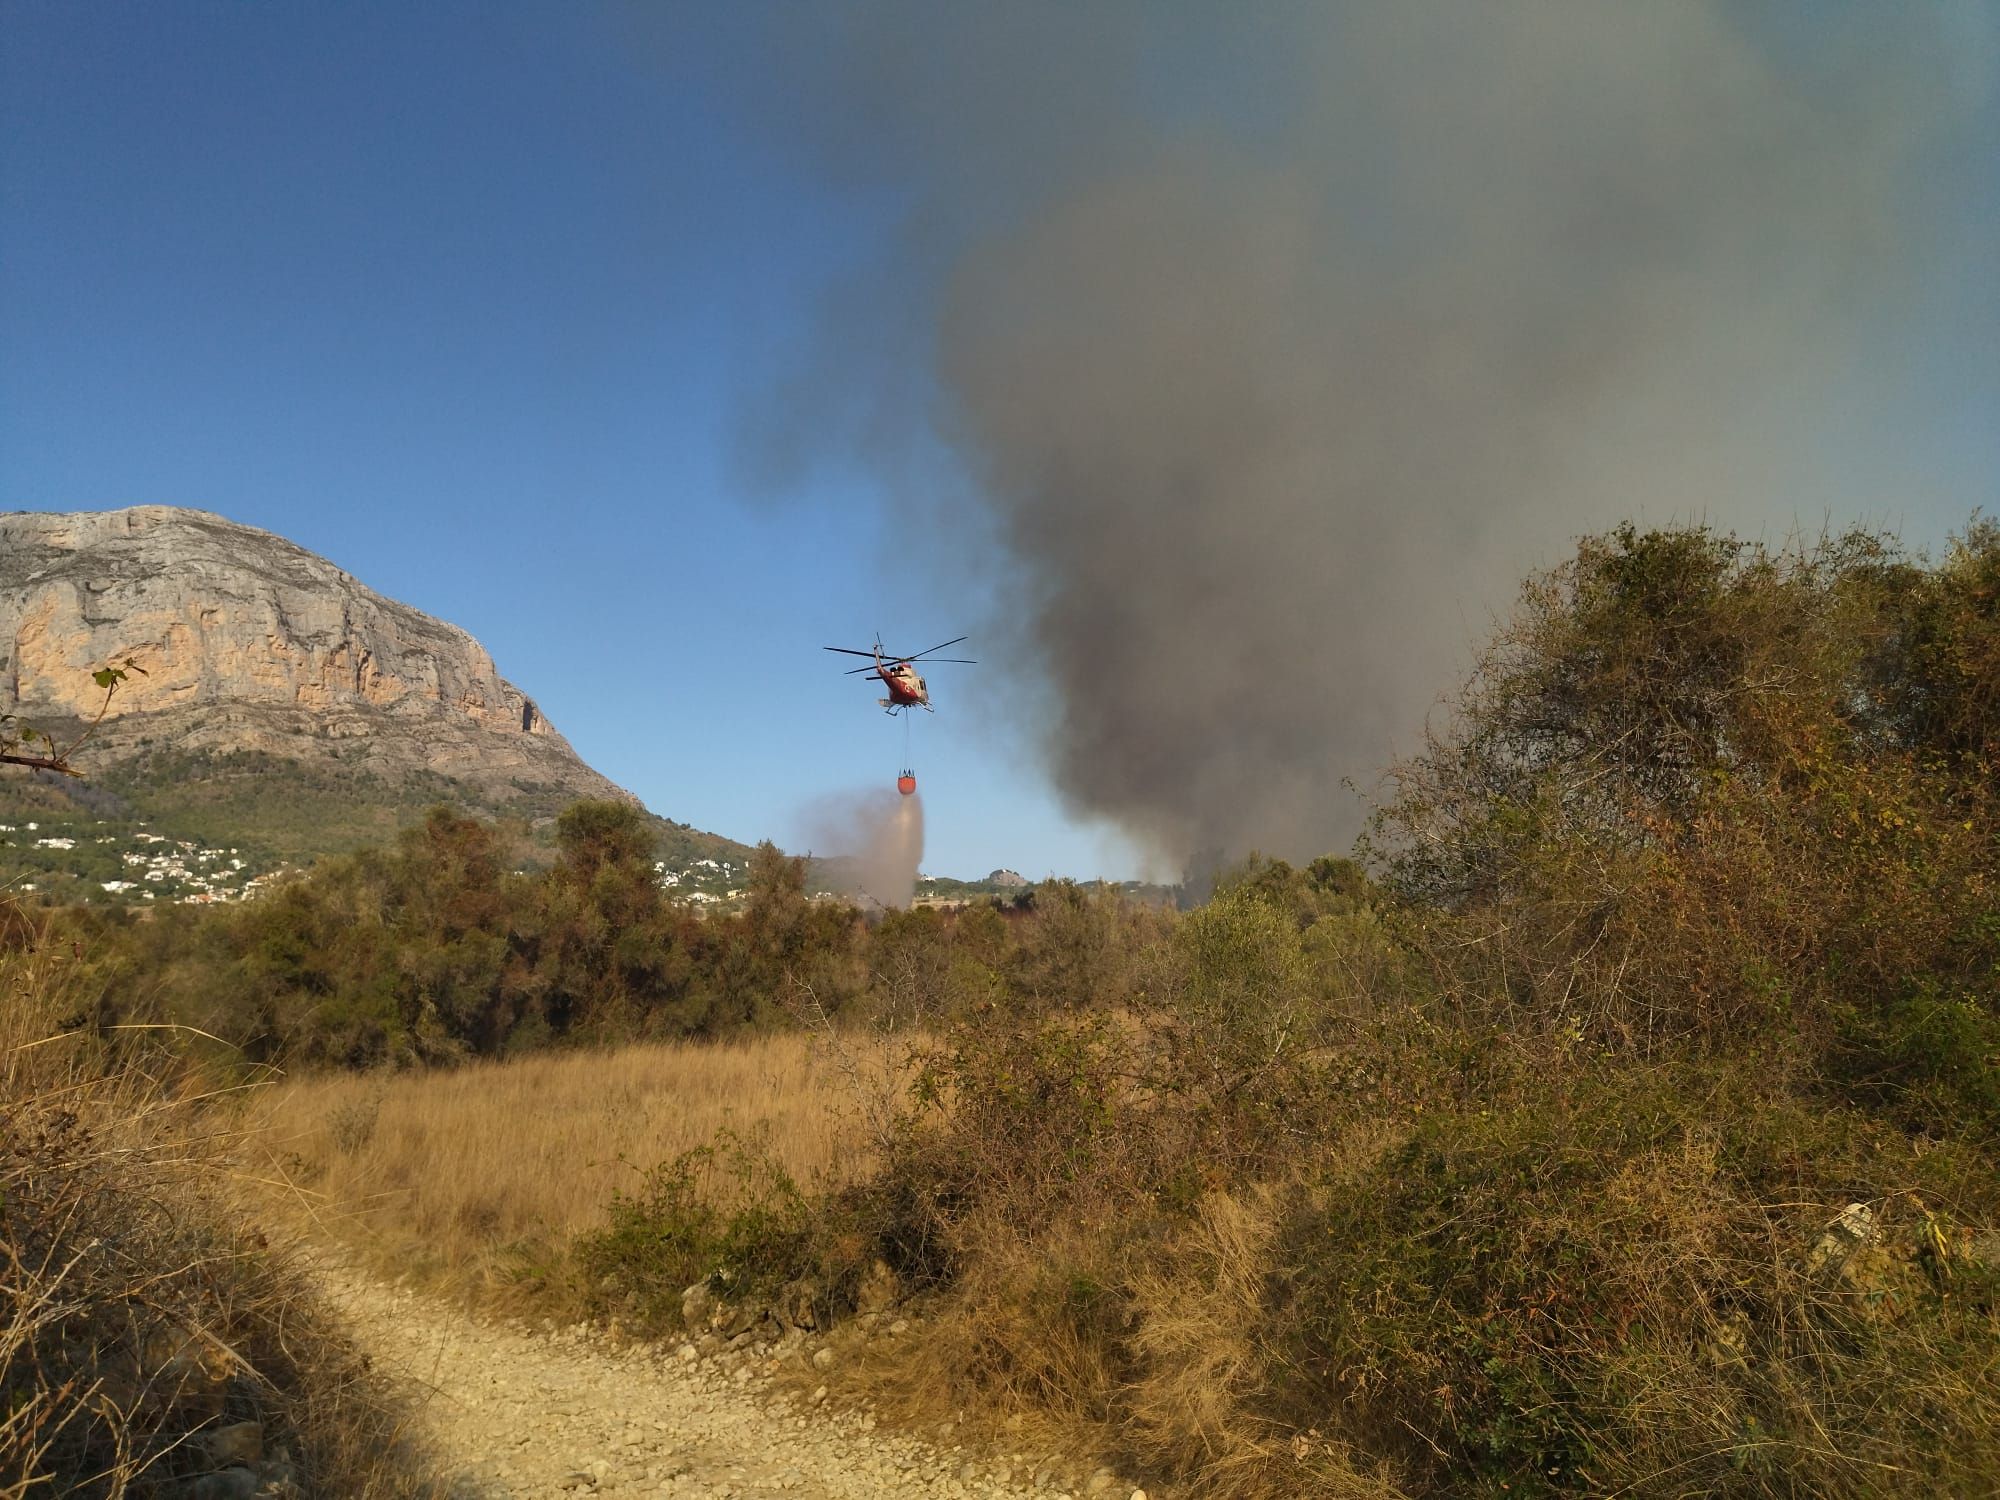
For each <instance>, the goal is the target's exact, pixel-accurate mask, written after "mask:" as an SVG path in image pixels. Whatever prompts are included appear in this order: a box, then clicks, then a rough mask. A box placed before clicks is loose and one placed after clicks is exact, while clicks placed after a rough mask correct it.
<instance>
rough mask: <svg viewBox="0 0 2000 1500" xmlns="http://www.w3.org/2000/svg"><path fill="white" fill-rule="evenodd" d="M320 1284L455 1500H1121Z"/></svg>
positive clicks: (732, 1372)
mask: <svg viewBox="0 0 2000 1500" xmlns="http://www.w3.org/2000/svg"><path fill="white" fill-rule="evenodd" d="M325 1280H326V1283H327V1289H328V1291H329V1292H330V1293H331V1294H332V1295H333V1298H334V1300H335V1302H336V1303H337V1304H338V1305H339V1306H340V1307H342V1308H343V1309H344V1310H345V1311H346V1313H347V1314H348V1316H349V1317H350V1319H351V1320H352V1322H353V1324H354V1326H355V1332H356V1334H357V1336H358V1337H359V1339H360V1341H361V1344H362V1347H363V1348H365V1349H366V1350H368V1351H369V1353H370V1354H371V1355H372V1356H373V1357H374V1359H375V1361H376V1363H377V1364H378V1365H379V1366H380V1367H382V1368H383V1369H385V1370H387V1371H389V1372H391V1373H392V1374H393V1375H395V1376H398V1377H401V1378H403V1379H405V1380H407V1381H409V1382H411V1384H412V1385H413V1386H414V1388H415V1392H416V1395H417V1398H418V1400H419V1402H420V1409H421V1413H422V1420H423V1421H424V1423H425V1425H426V1427H427V1429H428V1434H427V1435H428V1436H429V1437H430V1438H431V1440H432V1441H433V1443H434V1444H435V1445H436V1448H437V1450H438V1451H439V1452H440V1453H441V1454H443V1455H444V1456H445V1458H446V1460H447V1463H448V1474H449V1477H450V1480H451V1483H452V1485H453V1492H454V1493H455V1494H456V1495H458V1496H461V1497H464V1500H543V1497H555V1496H568V1497H570V1500H577V1497H580V1496H587V1495H621V1496H622V1495H633V1496H638V1495H675V1496H715V1497H722V1496H729V1497H743V1500H748V1497H751V1496H761V1495H773V1496H775V1495H785V1496H792V1497H805V1500H903V1497H909V1500H917V1497H920V1496H921V1497H924V1500H932V1497H945V1496H963V1497H980V1500H984V1497H989V1496H991V1497H1000V1496H1034V1497H1037V1500H1051V1497H1053V1496H1057V1495H1064V1494H1077V1495H1091V1496H1099V1495H1102V1496H1109V1497H1112V1500H1128V1497H1131V1496H1132V1495H1133V1491H1132V1489H1131V1487H1130V1486H1129V1485H1125V1484H1114V1483H1113V1482H1112V1481H1111V1479H1110V1476H1109V1475H1099V1476H1095V1477H1094V1479H1093V1481H1092V1482H1090V1483H1088V1484H1085V1485H1082V1486H1080V1487H1079V1488H1077V1489H1074V1490H1072V1489H1066V1488H1064V1487H1063V1483H1062V1481H1061V1480H1058V1479H1055V1478H1054V1477H1053V1476H1050V1477H1049V1480H1048V1482H1047V1483H1037V1482H1036V1470H1037V1468H1039V1467H1040V1466H1039V1465H1038V1464H1037V1463H1036V1461H1035V1460H1034V1459H1032V1458H1029V1457H1025V1456H1024V1457H1020V1458H1010V1457H1006V1456H1003V1457H1001V1458H999V1459H994V1458H991V1457H988V1456H984V1455H980V1456H975V1455H973V1454H971V1453H969V1452H966V1451H962V1450H960V1449H958V1448H956V1447H953V1446H951V1445H950V1444H949V1440H948V1439H947V1440H946V1441H945V1443H944V1445H943V1446H933V1445H929V1444H925V1443H920V1442H917V1441H914V1440H912V1439H910V1438H907V1437H901V1436H893V1435H890V1434H887V1433H882V1432H876V1431H874V1430H873V1428H874V1422H873V1419H872V1418H869V1417H866V1416H861V1415H857V1414H852V1413H833V1412H828V1411H826V1410H824V1409H823V1408H821V1407H818V1406H816V1405H815V1404H814V1402H813V1401H812V1399H811V1398H810V1397H808V1398H804V1399H800V1398H797V1397H795V1396H792V1395H789V1394H787V1393H785V1392H783V1391H781V1390H778V1389H776V1388H774V1387H773V1386H772V1383H771V1380H770V1370H771V1365H772V1362H771V1360H770V1359H769V1358H768V1357H765V1358H758V1357H755V1356H753V1355H751V1354H749V1353H747V1352H746V1353H745V1354H743V1355H740V1356H723V1357H720V1358H717V1359H698V1358H695V1357H694V1350H693V1349H692V1347H687V1348H663V1347H660V1346H647V1345H637V1346H632V1347H628V1348H612V1347H609V1346H607V1345H606V1344H604V1343H603V1342H601V1341H599V1340H597V1339H595V1338H592V1337H590V1336H588V1335H585V1334H582V1333H580V1332H568V1333H565V1332H557V1333H554V1334H544V1333H535V1332H530V1331H528V1330H525V1329H522V1328H519V1327H508V1326H498V1325H494V1324H490V1323H481V1322H478V1321H475V1320H474V1319H472V1318H470V1317H468V1316H466V1315H465V1314H464V1313H462V1312H460V1311H458V1310H456V1309H454V1308H451V1307H448V1306H445V1305H444V1304H441V1303H438V1302H434V1301H432V1300H430V1299H428V1298H425V1297H422V1296H419V1295H417V1294H414V1293H412V1292H409V1291H407V1290H401V1289H397V1288H393V1287H387V1286H383V1285H381V1284H380V1283H377V1282H374V1281H371V1280H368V1279H366V1278H364V1277H361V1276H358V1275H355V1274H351V1273H342V1272H328V1273H327V1274H326V1276H325ZM732 1360H736V1361H740V1362H736V1363H731V1361H732ZM1141 1493H1142V1494H1143V1492H1141Z"/></svg>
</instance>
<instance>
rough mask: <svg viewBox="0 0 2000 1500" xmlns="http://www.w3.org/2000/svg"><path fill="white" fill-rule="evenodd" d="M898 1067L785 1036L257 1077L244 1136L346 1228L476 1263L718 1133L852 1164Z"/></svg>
mask: <svg viewBox="0 0 2000 1500" xmlns="http://www.w3.org/2000/svg"><path fill="white" fill-rule="evenodd" d="M896 1071H897V1070H896V1068H895V1065H894V1063H893V1061H892V1059H891V1058H890V1057H889V1055H888V1054H887V1053H886V1052H885V1051H883V1050H882V1048H881V1047H880V1046H879V1045H877V1044H871V1043H864V1042H853V1043H834V1042H829V1041H828V1040H827V1039H825V1038H817V1037H808V1036H802V1035H797V1034H792V1035H778V1036H768V1037H760V1038H755V1039H752V1040H746V1041H740V1042H731V1043H723V1044H712V1045H695V1044H683V1045H664V1046H663V1045H646V1046H630V1047H623V1048H618V1049H616V1050H609V1051H602V1052H565V1053H550V1054H542V1055H539V1056H533V1057H528V1058H523V1059H520V1060H518V1061H512V1062H502V1063H487V1064H479V1065H475V1066H470V1067H465V1068H459V1069H456V1070H453V1071H449V1072H433V1073H406V1074H395V1075H388V1076H384V1075H380V1074H377V1075H366V1074H330V1075H322V1076H316V1077H309V1078H301V1079H288V1080H284V1081H281V1082H279V1083H277V1084H275V1085H273V1086H272V1087H271V1088H269V1089H268V1090H264V1091H260V1096H259V1098H258V1100H257V1102H256V1104H255V1106H254V1111H253V1114H254V1123H256V1124H259V1125H261V1126H262V1127H263V1128H262V1130H261V1131H257V1132H254V1133H253V1137H252V1138H253V1140H254V1142H255V1145H254V1149H255V1151H256V1152H257V1153H258V1154H259V1155H260V1156H261V1158H262V1160H261V1162H260V1166H261V1168H262V1169H263V1170H264V1171H266V1172H268V1174H269V1175H270V1176H271V1178H272V1179H273V1180H274V1181H275V1182H278V1183H281V1184H285V1185H288V1186H289V1187H291V1188H293V1189H295V1190H296V1191H295V1192H293V1193H292V1194H291V1195H290V1196H291V1197H292V1198H293V1201H294V1202H296V1203H297V1204H299V1205H300V1206H301V1207H303V1208H304V1209H305V1210H306V1211H307V1212H309V1213H310V1214H312V1215H313V1216H314V1217H315V1218H317V1219H319V1220H320V1221H322V1225H323V1227H325V1228H327V1229H330V1230H332V1231H333V1232H335V1233H336V1234H337V1236H338V1237H339V1238H341V1239H342V1240H344V1241H346V1242H348V1243H350V1244H365V1245H367V1246H369V1247H371V1248H372V1249H374V1250H375V1251H376V1252H378V1253H381V1254H385V1255H387V1256H389V1257H391V1258H394V1259H396V1260H400V1261H405V1262H407V1263H409V1264H411V1265H413V1266H416V1267H420V1268H422V1269H425V1270H428V1271H431V1272H443V1273H448V1274H452V1275H459V1274H465V1273H469V1274H470V1275H472V1276H474V1277H478V1276H482V1275H484V1274H485V1273H488V1272H490V1271H492V1270H494V1269H496V1268H497V1267H499V1266H500V1265H501V1264H502V1263H503V1262H505V1261H506V1260H508V1259H509V1258H510V1257H511V1258H518V1257H519V1256H521V1255H523V1254H525V1255H527V1256H530V1257H539V1255H540V1253H541V1252H543V1251H552V1250H554V1249H555V1248H556V1247H558V1246H560V1245H561V1244H563V1243H564V1242H566V1241H567V1240H569V1239H570V1238H571V1237H572V1236H573V1235H575V1234H576V1233H578V1232H579V1231H582V1230H588V1229H591V1228H594V1227H596V1226H598V1225H599V1224H601V1223H602V1222H603V1221H604V1218H605V1207H606V1205H607V1204H608V1203H609V1202H610V1200H611V1197H612V1194H613V1193H614V1192H615V1191H617V1190H620V1189H626V1190H630V1189H633V1188H636V1187H637V1186H638V1185H639V1182H640V1180H641V1176H642V1174H643V1173H644V1172H645V1170H646V1169H648V1168H650V1167H652V1166H654V1165H655V1164H657V1163H659V1162H661V1161H664V1160H668V1159H670V1158H672V1157H675V1156H677V1155H679V1154H680V1153H681V1152H684V1151H687V1150H689V1149H691V1148H694V1147H697V1146H702V1145H706V1144H708V1143H709V1142H711V1141H713V1140H714V1139H715V1137H716V1135H717V1132H719V1131H723V1130H728V1131H732V1132H734V1133H735V1134H736V1135H738V1136H739V1137H742V1138H744V1139H747V1140H755V1141H757V1142H758V1143H759V1144H761V1145H762V1146H763V1147H764V1148H765V1149H767V1150H768V1151H769V1152H770V1154H771V1155H772V1156H773V1157H774V1158H775V1159H776V1160H778V1161H779V1162H780V1163H782V1164H783V1165H784V1166H785V1167H786V1168H787V1169H788V1170H789V1171H790V1172H791V1173H792V1175H793V1177H794V1178H795V1179H796V1180H797V1181H798V1183H799V1184H800V1186H802V1187H812V1186H815V1185H819V1184H824V1183H828V1182H832V1181H837V1180H839V1179H840V1178H841V1177H842V1176H844V1175H847V1174H852V1173H853V1172H854V1171H855V1170H856V1169H857V1168H858V1167H860V1166H862V1165H864V1164H865V1162H866V1159H867V1142H868V1139H869V1136H870V1131H869V1128H868V1120H869V1119H870V1117H871V1113H872V1111H873V1110H874V1109H875V1108H878V1107H879V1105H880V1102H881V1100H882V1099H883V1098H884V1097H885V1093H886V1091H887V1090H889V1089H891V1088H893V1087H894V1076H895V1073H896Z"/></svg>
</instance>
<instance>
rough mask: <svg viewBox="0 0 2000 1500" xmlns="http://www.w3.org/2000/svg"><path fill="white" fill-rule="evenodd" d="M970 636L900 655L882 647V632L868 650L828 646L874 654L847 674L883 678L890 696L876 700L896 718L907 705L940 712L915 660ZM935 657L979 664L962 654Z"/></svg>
mask: <svg viewBox="0 0 2000 1500" xmlns="http://www.w3.org/2000/svg"><path fill="white" fill-rule="evenodd" d="M970 639H971V637H970V636H963V635H961V636H959V637H957V638H956V639H953V640H949V641H946V642H944V643H943V645H938V646H932V647H930V648H929V650H925V651H917V652H913V653H911V654H910V655H908V656H898V655H896V654H894V653H893V652H885V651H884V650H883V649H882V638H881V637H880V636H877V637H876V638H875V645H874V648H873V649H872V650H869V651H857V650H856V649H855V648H854V647H852V646H828V647H827V648H826V649H827V650H829V651H838V652H840V653H841V654H842V655H843V656H868V657H872V658H874V660H873V661H872V662H871V663H870V665H868V666H865V667H855V668H853V669H852V670H851V671H849V672H847V673H846V674H845V675H847V676H849V677H854V676H858V675H859V674H861V673H863V672H867V673H869V674H871V675H873V676H876V677H879V678H881V679H882V685H883V686H884V687H886V688H887V689H888V690H889V696H888V697H886V698H877V699H876V700H875V701H876V702H877V703H879V704H881V705H882V709H883V711H884V712H885V713H887V714H889V715H890V716H891V717H892V718H893V717H894V716H895V715H896V714H898V713H900V712H902V711H903V710H904V709H906V708H921V709H922V710H923V711H924V712H925V713H935V712H937V710H936V709H934V708H932V707H931V692H930V688H929V687H928V686H926V685H925V683H924V680H923V678H922V677H920V676H918V675H917V669H916V666H915V665H914V664H915V663H916V662H919V661H922V660H924V659H925V658H926V657H930V656H931V652H933V651H943V650H945V649H947V648H948V647H951V646H956V645H957V644H958V643H959V641H964V640H970ZM932 659H933V660H936V661H945V662H952V663H954V664H956V665H958V666H964V667H972V666H977V665H978V663H977V662H974V661H969V660H967V659H966V658H965V657H962V656H939V657H934V658H932Z"/></svg>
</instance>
